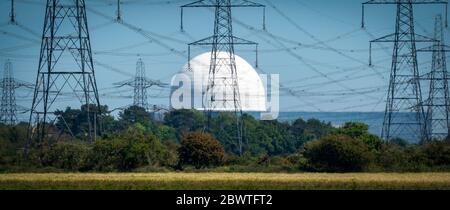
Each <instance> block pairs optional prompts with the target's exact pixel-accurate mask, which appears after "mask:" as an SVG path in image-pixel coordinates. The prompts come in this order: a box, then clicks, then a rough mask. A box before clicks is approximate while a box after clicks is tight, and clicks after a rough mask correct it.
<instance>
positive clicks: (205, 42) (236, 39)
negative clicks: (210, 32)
mask: <svg viewBox="0 0 450 210" xmlns="http://www.w3.org/2000/svg"><path fill="white" fill-rule="evenodd" d="M213 44H214V36H210V37H207V38H204V39H201V40H198V41H196V42H192V43H189V45H191V46H192V45H194V46H195V45H213ZM228 44H235V45H258V43H256V42H253V41H249V40H245V39H242V38H239V37H236V36H233V43H228Z"/></svg>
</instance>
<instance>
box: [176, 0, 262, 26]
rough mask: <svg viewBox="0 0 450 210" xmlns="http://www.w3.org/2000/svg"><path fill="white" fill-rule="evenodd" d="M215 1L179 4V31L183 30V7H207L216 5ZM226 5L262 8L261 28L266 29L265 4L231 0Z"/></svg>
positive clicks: (202, 0) (204, 0) (205, 0)
mask: <svg viewBox="0 0 450 210" xmlns="http://www.w3.org/2000/svg"><path fill="white" fill-rule="evenodd" d="M217 6H218V5H217V1H216V0H200V1H195V2H192V3H189V4H185V5H183V6H181V7H180V8H181V10H180V11H181V16H180V17H181V24H180V29H181V31H184V21H183V20H184V8H190V7H191V8H195V7H209V8H214V7H217ZM228 7H256V8H263V29H264V30H266V5H264V4H259V3H255V2H253V1H248V0H231V4H230V5H229V6H228Z"/></svg>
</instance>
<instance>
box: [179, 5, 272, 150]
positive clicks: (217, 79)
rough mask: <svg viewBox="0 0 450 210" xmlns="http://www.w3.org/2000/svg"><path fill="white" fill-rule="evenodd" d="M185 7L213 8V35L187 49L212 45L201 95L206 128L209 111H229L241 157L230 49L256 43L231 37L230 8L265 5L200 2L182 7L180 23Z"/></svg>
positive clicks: (238, 102)
mask: <svg viewBox="0 0 450 210" xmlns="http://www.w3.org/2000/svg"><path fill="white" fill-rule="evenodd" d="M187 7H210V8H214V9H215V19H214V34H213V36H211V37H208V38H205V39H202V40H200V41H197V42H194V43H191V44H189V46H191V45H211V46H212V50H211V61H210V69H209V75H208V85H207V88H206V91H205V93H204V107H205V111H206V112H207V115H208V129H210V126H211V118H212V114H213V112H218V111H224V110H225V111H228V109H230V108H232V109H233V111H234V114H235V116H236V134H235V136H236V141H237V142H238V151H239V154H240V155H242V153H243V132H244V126H243V121H242V107H241V98H240V93H239V84H238V72H239V71H238V69H237V68H236V59H235V49H234V46H235V45H236V44H242V45H257V44H256V43H255V42H251V41H247V40H244V39H241V38H238V37H235V36H234V35H233V25H232V15H231V9H232V7H262V8H265V6H264V5H261V4H257V3H254V2H251V1H246V0H236V1H233V3H232V1H231V0H213V1H209V0H201V1H196V2H193V3H191V4H187V5H184V6H182V7H181V8H182V10H181V14H182V19H181V20H183V8H187ZM181 29H182V30H183V24H182V25H181ZM189 51H190V50H189ZM189 57H190V53H189ZM188 62H190V61H188Z"/></svg>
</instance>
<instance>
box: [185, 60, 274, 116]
mask: <svg viewBox="0 0 450 210" xmlns="http://www.w3.org/2000/svg"><path fill="white" fill-rule="evenodd" d="M227 57H228V53H225V52H220V53H219V55H218V59H221V58H223V59H224V60H229V59H226V58H227ZM235 58H236V72H237V79H238V86H239V93H240V100H241V108H242V111H250V112H264V111H266V91H265V88H264V83H263V81H262V80H261V78H260V77H259V75H258V73H257V72H256V70H255V69H254V68H253V67H252V66H251V65H250V64H249V63H248V62H247V61H245V60H244V59H243V58H241V57H239V56H238V55H235ZM210 60H211V53H210V52H208V53H203V54H201V55H198V56H197V57H195V58H193V59H191V61H190V69H189V65H188V64H186V65H184V67H183V69H182V71H181V73H183V74H184V75H186V76H188V77H189V78H190V79H191V81H192V87H193V89H194V90H193V92H197V93H200V94H192V96H191V97H192V100H193V101H195V100H197V101H201V102H202V103H199V104H195V103H193V104H194V105H193V108H194V109H197V110H204V107H205V106H207V105H203V104H208V103H209V102H210V99H209V100H208V101H206V100H204V99H203V97H204V95H205V94H204V93H206V90H207V86H208V79H209V70H210ZM222 62H223V61H222ZM226 66H228V65H226ZM215 75H216V80H215V81H216V86H215V89H214V91H215V94H216V95H217V96H216V101H228V102H227V103H221V102H215V105H214V108H213V110H214V111H234V104H233V103H232V101H233V89H232V86H230V85H229V82H230V81H231V79H230V76H231V74H230V72H229V68H224V67H222V70H219V71H218V72H216V74H215ZM217 78H226V79H224V81H225V80H226V82H222V85H221V84H220V83H221V82H220V79H217ZM225 83H227V85H224V84H225ZM202 93H203V94H202ZM220 93H222V94H220ZM207 98H209V97H207ZM221 99H222V100H221Z"/></svg>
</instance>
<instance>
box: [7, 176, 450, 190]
mask: <svg viewBox="0 0 450 210" xmlns="http://www.w3.org/2000/svg"><path fill="white" fill-rule="evenodd" d="M0 189H3V190H4V189H13V190H19V189H95V190H97V189H99V190H122V189H123V190H190V189H192V190H201V189H214V190H246V189H249V190H265V189H268V190H282V189H287V190H305V189H314V190H315V189H319V190H328V189H344V190H353V189H369V190H378V189H424V190H425V189H442V190H444V189H445V190H450V173H348V174H328V173H298V174H280V173H105V174H100V173H39V174H38V173H23V174H0Z"/></svg>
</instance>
